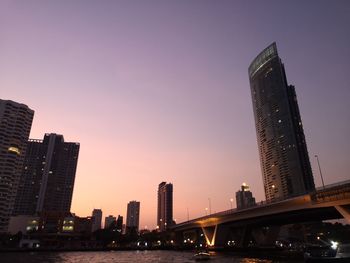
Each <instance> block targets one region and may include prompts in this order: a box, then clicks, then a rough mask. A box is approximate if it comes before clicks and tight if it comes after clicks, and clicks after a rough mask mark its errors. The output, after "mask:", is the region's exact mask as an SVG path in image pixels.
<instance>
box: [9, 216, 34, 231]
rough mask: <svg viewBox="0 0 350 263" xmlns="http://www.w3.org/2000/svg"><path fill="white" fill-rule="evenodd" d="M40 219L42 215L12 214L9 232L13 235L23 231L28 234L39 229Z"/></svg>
mask: <svg viewBox="0 0 350 263" xmlns="http://www.w3.org/2000/svg"><path fill="white" fill-rule="evenodd" d="M39 221H40V217H38V216H30V215H20V216H11V217H10V221H9V225H8V233H10V234H11V235H15V234H17V233H18V232H22V234H27V233H30V232H35V231H38V230H39Z"/></svg>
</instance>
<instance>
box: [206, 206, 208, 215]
mask: <svg viewBox="0 0 350 263" xmlns="http://www.w3.org/2000/svg"><path fill="white" fill-rule="evenodd" d="M205 215H206V216H207V215H208V207H206V208H205Z"/></svg>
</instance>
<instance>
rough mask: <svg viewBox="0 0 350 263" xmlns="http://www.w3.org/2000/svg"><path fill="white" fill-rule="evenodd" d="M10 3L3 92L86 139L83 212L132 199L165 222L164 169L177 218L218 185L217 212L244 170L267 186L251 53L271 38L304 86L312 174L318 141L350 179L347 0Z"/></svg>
mask: <svg viewBox="0 0 350 263" xmlns="http://www.w3.org/2000/svg"><path fill="white" fill-rule="evenodd" d="M267 6H269V12H270V13H271V15H270V16H269V15H266V14H264V13H263V12H261V10H264V9H265V8H267ZM0 7H1V8H0V10H1V11H0V12H1V16H0V17H1V19H2V20H3V21H4V23H1V24H0V31H1V32H2V34H3V36H4V41H3V42H2V43H1V44H0V55H1V56H2V58H3V59H2V60H1V62H0V74H1V76H0V77H1V78H0V79H1V81H0V89H1V98H2V99H9V100H13V101H16V102H20V103H24V104H26V105H28V107H30V108H31V109H33V110H35V116H34V120H33V125H32V130H31V134H30V136H29V138H41V137H42V134H44V133H47V132H55V133H59V134H64V136H65V139H66V140H67V141H79V142H80V143H81V150H80V156H79V164H78V169H77V174H76V182H75V189H74V193H73V202H72V209H71V210H72V212H74V213H76V214H78V215H79V216H88V215H90V214H91V210H92V209H93V208H101V209H102V210H103V213H104V214H105V215H108V214H115V213H116V211H118V214H123V215H126V207H125V206H126V204H127V202H128V201H129V200H135V199H136V200H140V201H141V203H142V207H143V209H142V213H141V218H140V220H141V221H140V228H141V229H142V228H143V227H144V226H145V225H147V226H148V227H149V228H155V226H156V220H155V215H156V211H157V203H156V201H155V200H156V198H155V195H154V194H150V193H153V192H154V189H155V187H156V186H157V185H158V183H159V182H161V181H171V182H173V184H174V185H176V192H174V219H176V220H177V222H181V221H185V220H187V211H189V217H190V218H194V217H198V216H202V215H204V214H205V207H208V198H210V200H211V203H212V204H211V206H212V211H213V212H215V211H221V210H225V209H229V208H230V198H233V197H234V194H235V191H236V189H238V188H239V187H240V185H241V184H242V182H246V183H248V184H249V185H250V187H251V191H252V193H253V194H254V196H255V198H256V200H257V201H260V200H263V199H265V198H264V192H263V184H262V179H261V171H260V165H259V159H258V150H257V146H256V134H255V127H254V115H253V111H252V107H251V97H250V88H249V79H248V74H247V67H248V66H249V63H250V62H251V61H252V60H253V58H254V57H255V56H256V55H257V54H258V53H259V52H260V51H261V50H262V49H263V48H264V47H266V46H268V45H269V44H271V43H272V42H274V41H276V42H277V44H278V47H279V52H280V54H282V58H283V62H284V63H285V65H286V71H287V74H288V79H289V80H290V81H291V83H293V84H294V85H295V86H296V92H297V94H298V101H299V107H300V111H301V117H302V121H303V126H304V131H305V135H306V141H307V144H308V150H309V155H310V161H311V165H312V170H313V173H314V178H315V184H316V187H319V186H321V179H320V175H319V171H318V167H317V163H316V160H315V158H314V157H313V156H314V155H315V154H317V155H318V156H319V158H320V164H321V168H322V171H323V174H324V180H325V183H326V184H330V183H335V182H337V181H342V180H346V179H348V173H347V169H346V168H347V162H348V159H349V157H348V156H349V149H350V145H349V142H348V140H347V134H348V133H349V132H350V127H349V124H348V121H347V120H349V119H350V116H349V111H348V110H347V101H348V100H349V98H350V91H349V89H348V85H347V83H348V81H347V78H346V65H347V61H348V58H349V56H350V54H349V46H350V39H349V38H350V37H349V34H347V27H346V25H347V24H349V23H350V21H349V20H350V18H349V17H348V15H347V14H348V13H349V11H350V5H349V4H348V3H347V2H345V1H344V2H342V1H337V2H336V3H334V2H331V1H317V2H313V1H310V2H309V3H303V4H295V3H292V2H290V3H283V4H281V3H278V2H276V1H267V2H264V3H259V2H257V1H256V2H250V3H245V2H243V1H237V2H229V1H222V2H220V3H214V2H210V1H202V2H201V3H199V2H195V1H176V2H175V1H174V2H169V3H161V2H158V1H148V2H147V3H136V2H133V1H131V2H129V3H125V2H116V3H112V2H111V3H106V4H104V5H103V4H94V3H82V2H79V1H76V2H75V3H70V4H67V3H59V2H54V3H45V2H41V1H33V2H31V3H23V2H16V1H11V2H7V1H4V2H1V3H0ZM43 10H45V12H44V11H43ZM128 14H129V15H128ZM130 14H132V15H130ZM62 16H64V17H65V19H62ZM276 21H278V22H276ZM330 137H331V139H330ZM198 178H200V180H199V181H198ZM194 186H195V189H194ZM91 193H93V194H91ZM119 211H120V212H119Z"/></svg>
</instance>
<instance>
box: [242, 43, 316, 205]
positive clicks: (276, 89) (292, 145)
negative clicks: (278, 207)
mask: <svg viewBox="0 0 350 263" xmlns="http://www.w3.org/2000/svg"><path fill="white" fill-rule="evenodd" d="M249 79H250V88H251V93H252V100H253V111H254V117H255V127H256V133H257V141H258V147H259V155H260V164H261V170H262V175H263V182H264V188H265V195H266V200H267V201H276V200H280V199H286V198H289V197H292V196H297V195H301V194H304V193H307V192H309V191H312V190H313V189H314V188H315V185H314V179H313V176H312V171H311V166H310V161H309V156H308V152H307V148H306V142H305V136H304V131H303V126H302V122H301V118H300V113H299V107H298V103H297V97H296V93H295V88H294V86H292V85H288V83H287V77H286V73H285V70H284V65H283V64H282V61H281V59H280V57H279V56H278V53H277V47H276V43H273V44H271V45H270V46H268V47H267V48H266V49H264V50H263V51H262V52H261V53H260V54H259V55H258V56H257V57H256V58H255V59H254V60H253V62H252V63H251V64H250V66H249Z"/></svg>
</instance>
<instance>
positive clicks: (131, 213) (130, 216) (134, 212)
mask: <svg viewBox="0 0 350 263" xmlns="http://www.w3.org/2000/svg"><path fill="white" fill-rule="evenodd" d="M139 220H140V202H137V201H130V202H129V203H128V207H127V212H126V231H127V232H128V231H131V230H132V229H134V230H136V231H139Z"/></svg>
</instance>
